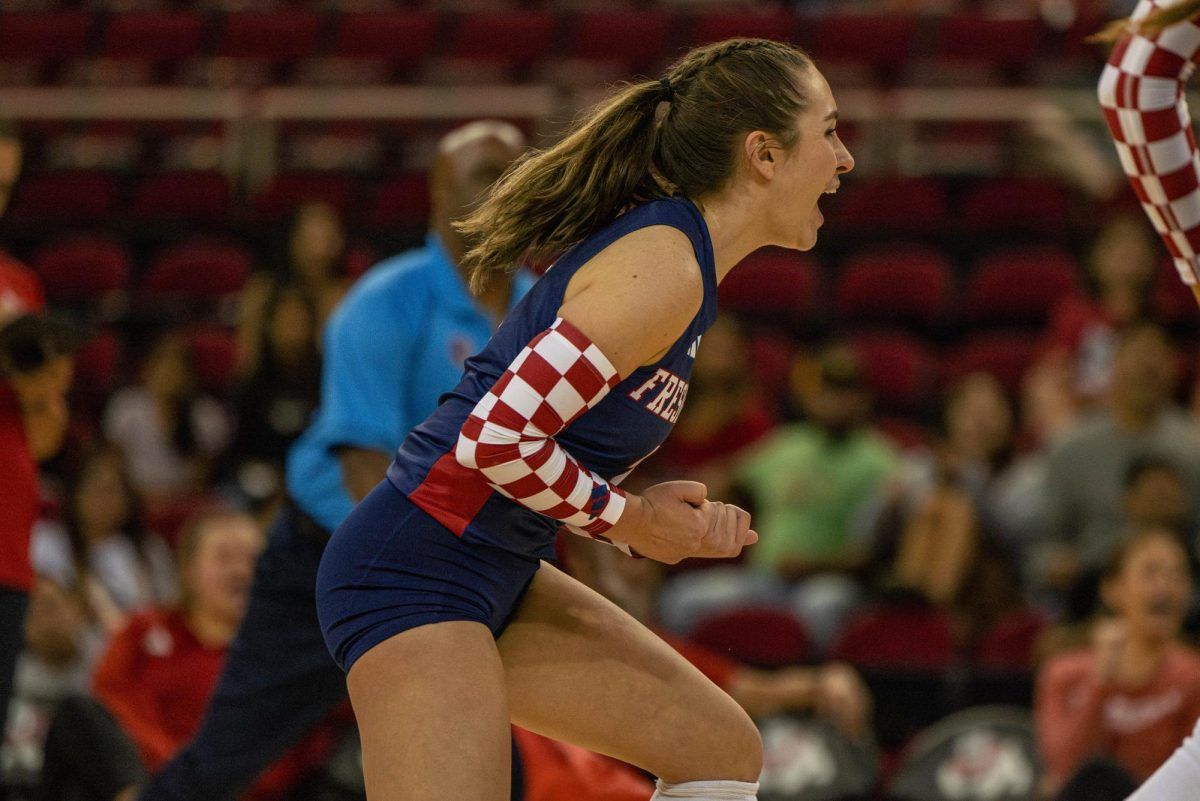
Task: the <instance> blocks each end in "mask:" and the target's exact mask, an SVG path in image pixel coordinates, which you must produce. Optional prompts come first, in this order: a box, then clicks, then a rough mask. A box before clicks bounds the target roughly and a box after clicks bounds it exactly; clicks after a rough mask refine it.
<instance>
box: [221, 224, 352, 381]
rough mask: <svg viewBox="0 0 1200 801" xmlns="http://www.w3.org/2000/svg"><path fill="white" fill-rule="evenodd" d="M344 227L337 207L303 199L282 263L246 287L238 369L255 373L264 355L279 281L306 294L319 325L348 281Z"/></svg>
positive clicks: (243, 295)
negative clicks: (274, 270) (269, 319)
mask: <svg viewBox="0 0 1200 801" xmlns="http://www.w3.org/2000/svg"><path fill="white" fill-rule="evenodd" d="M345 257H346V230H345V226H344V225H343V223H342V218H341V215H340V214H339V213H338V211H337V209H335V208H333V207H332V206H330V205H329V204H328V203H323V202H320V201H312V202H309V203H304V204H302V205H301V206H300V207H299V208H298V209H296V213H295V215H294V216H293V217H292V225H291V228H290V229H289V231H288V236H287V242H286V247H285V255H284V259H283V261H284V264H283V269H282V270H280V271H278V272H262V273H257V274H255V275H253V276H251V277H250V280H249V281H248V282H247V284H246V288H245V290H244V291H243V292H242V301H241V302H242V319H241V322H240V323H239V326H238V345H239V348H238V350H239V353H238V367H239V369H238V372H239V373H240V374H241V375H253V374H254V373H255V372H256V371H257V370H258V367H259V360H260V359H262V358H263V356H264V355H265V351H264V349H265V347H266V346H267V339H266V337H267V335H268V333H269V330H268V328H267V327H266V326H267V325H268V324H267V323H266V322H265V320H266V318H267V317H269V316H270V311H269V309H268V307H269V306H270V304H271V299H272V297H273V296H274V295H275V293H276V292H277V291H278V290H279V288H280V287H282V286H285V285H291V286H294V287H296V288H298V289H299V290H300V292H301V293H303V294H304V296H305V297H306V298H307V299H308V302H309V303H310V304H311V305H312V307H313V310H314V312H315V314H316V326H317V330H320V329H321V328H323V327H324V326H325V321H326V320H328V319H329V315H330V314H331V313H332V312H333V309H334V307H335V306H337V304H338V301H340V300H341V299H342V297H343V296H344V295H345V294H346V290H347V289H349V287H350V279H349V278H348V277H347V276H346V275H345V274H344V266H345V265H344V261H345Z"/></svg>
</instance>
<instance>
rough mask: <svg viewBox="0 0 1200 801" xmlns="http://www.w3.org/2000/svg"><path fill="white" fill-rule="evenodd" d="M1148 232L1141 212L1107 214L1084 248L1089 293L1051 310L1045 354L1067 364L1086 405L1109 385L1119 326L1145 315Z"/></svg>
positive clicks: (1153, 263)
mask: <svg viewBox="0 0 1200 801" xmlns="http://www.w3.org/2000/svg"><path fill="white" fill-rule="evenodd" d="M1152 237H1153V232H1152V231H1150V230H1149V229H1148V228H1147V227H1146V223H1145V221H1144V220H1143V219H1142V218H1141V216H1140V215H1139V216H1136V217H1134V216H1130V215H1121V216H1116V217H1113V218H1111V219H1110V220H1108V221H1107V222H1106V223H1105V224H1104V227H1103V228H1101V229H1100V232H1099V234H1097V236H1096V239H1095V242H1093V244H1092V247H1091V249H1090V251H1089V253H1088V259H1087V266H1088V273H1089V275H1088V277H1089V279H1090V281H1091V284H1092V295H1091V296H1088V297H1069V298H1067V299H1065V300H1063V301H1062V302H1061V303H1060V304H1059V305H1058V307H1057V308H1056V309H1055V310H1054V312H1053V313H1052V315H1051V320H1050V328H1049V330H1048V331H1047V333H1046V336H1045V338H1044V341H1043V349H1044V351H1045V356H1044V357H1043V358H1045V359H1048V360H1050V361H1057V362H1060V363H1064V364H1066V365H1069V366H1070V369H1071V372H1072V374H1073V379H1074V389H1075V393H1076V395H1077V396H1078V398H1079V400H1080V401H1081V402H1082V403H1083V404H1084V405H1090V404H1094V403H1096V402H1097V401H1099V400H1101V399H1103V397H1104V395H1105V393H1107V392H1108V390H1109V388H1110V387H1111V385H1112V380H1113V369H1114V361H1115V358H1116V351H1117V342H1118V338H1119V334H1120V332H1121V331H1122V330H1124V329H1126V328H1128V327H1129V326H1131V325H1133V324H1135V323H1137V322H1139V321H1142V320H1146V319H1147V317H1148V316H1149V313H1150V301H1151V295H1152V290H1153V288H1154V278H1155V275H1156V273H1157V266H1158V261H1159V258H1160V257H1159V250H1158V244H1157V243H1156V242H1155V241H1154V239H1153V238H1152Z"/></svg>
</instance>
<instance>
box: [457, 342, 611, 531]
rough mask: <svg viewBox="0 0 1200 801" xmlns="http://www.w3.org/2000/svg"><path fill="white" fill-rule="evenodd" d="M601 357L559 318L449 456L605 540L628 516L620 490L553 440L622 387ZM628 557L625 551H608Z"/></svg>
mask: <svg viewBox="0 0 1200 801" xmlns="http://www.w3.org/2000/svg"><path fill="white" fill-rule="evenodd" d="M620 380H621V378H620V376H618V375H617V371H616V369H615V368H614V367H613V366H612V364H611V363H610V362H609V361H608V359H607V357H605V355H604V354H603V353H601V352H600V349H599V348H597V347H596V346H595V345H593V344H592V343H591V341H589V340H588V338H587V337H586V336H585V335H584V334H583V333H582V332H581V331H580V330H579V329H578V328H575V326H573V325H571V324H570V323H569V322H567V321H566V320H563V319H562V318H559V319H557V320H555V321H554V325H552V326H550V328H548V329H546V330H545V331H543V332H542V333H540V334H538V335H537V336H536V337H534V339H533V340H532V341H531V342H530V343H529V344H528V345H526V346H525V348H524V350H522V351H521V353H520V354H519V355H518V356H517V358H516V359H514V360H513V363H512V364H511V365H509V367H508V369H507V370H505V371H504V374H503V375H502V376H500V378H499V380H497V381H496V383H495V384H494V385H493V386H492V388H491V390H489V391H488V393H487V394H486V395H484V396H483V398H481V399H480V401H479V403H478V404H476V406H475V408H474V409H473V410H472V411H471V414H470V416H468V417H467V421H466V422H465V423H464V424H463V428H462V431H461V432H460V433H459V436H458V444H457V446H456V447H455V451H454V455H455V458H456V459H457V461H458V463H459V464H461V465H463V466H464V467H468V468H471V469H473V470H478V471H479V472H480V473H481V474H482V475H483V477H484V479H485V480H486V481H487V482H488V484H490V485H491V486H492V488H493V489H495V490H496V491H497V492H499V493H501V494H502V495H505V496H507V497H509V498H511V499H513V500H514V501H516V502H517V503H519V504H521V505H523V506H525V507H527V508H529V509H532V510H533V511H535V512H539V513H541V514H544V515H546V516H547V517H552V518H554V519H555V520H559V521H561V522H563V523H564V524H566V526H567V527H568V528H570V529H571V530H572V531H573V532H575V533H577V534H584V535H586V536H589V537H592V538H594V539H600V540H604V541H606V542H611V540H609V539H608V538H607V537H604V536H603V534H604V532H605V531H608V530H609V529H610V528H612V527H613V525H614V524H616V522H617V520H618V519H619V518H620V517H621V512H622V511H624V509H625V495H624V493H622V492H621V491H620V490H619V489H617V487H616V486H615V485H614V484H612V483H610V482H608V481H605V480H604V479H603V478H601V477H600V476H597V475H596V474H594V473H592V472H591V471H589V470H588V469H587V468H585V467H584V466H583V465H581V464H579V462H578V461H576V460H575V458H574V457H572V456H571V454H569V453H567V452H566V451H565V450H563V448H562V446H561V445H559V444H558V443H557V442H555V441H554V435H555V434H557V433H558V432H560V431H562V430H563V429H564V428H566V427H567V426H568V425H570V424H571V422H572V421H574V420H575V419H576V418H577V417H579V416H580V415H582V414H583V413H584V412H586V411H587V410H588V409H590V408H592V407H593V406H595V405H596V404H597V403H599V402H600V400H601V399H602V398H603V397H604V396H605V395H607V394H608V393H609V391H610V390H611V389H612V388H613V387H615V386H616V385H617V384H618V383H620ZM613 544H615V545H617V546H618V547H621V549H622V550H625V551H626V552H627V553H628V547H627V546H624V545H623V544H622V543H613Z"/></svg>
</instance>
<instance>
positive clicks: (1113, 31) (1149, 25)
mask: <svg viewBox="0 0 1200 801" xmlns="http://www.w3.org/2000/svg"><path fill="white" fill-rule="evenodd" d="M1197 14H1200V0H1183V2H1181V3H1178V4H1176V5H1173V6H1166V7H1164V8H1156V9H1154V10H1153V11H1151V12H1150V13H1149V14H1147V15H1146V18H1145V19H1143V20H1142V21H1141V22H1138V21H1136V20H1134V19H1133V17H1126V18H1125V19H1119V20H1117V21H1115V22H1110V23H1109V24H1108V25H1106V26H1104V28H1103V29H1102V30H1101V31H1100V32H1099V33H1096V34H1094V35H1092V36H1089V37H1088V41H1089V42H1115V41H1117V40H1118V39H1120V38H1121V37H1122V36H1124V35H1125V34H1127V33H1130V34H1137V35H1139V36H1154V35H1155V34H1157V33H1161V32H1162V30H1163V29H1164V28H1169V27H1171V26H1172V25H1174V24H1176V23H1177V22H1183V21H1184V20H1189V19H1191V18H1192V17H1194V16H1196V15H1197Z"/></svg>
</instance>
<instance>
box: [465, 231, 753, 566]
mask: <svg viewBox="0 0 1200 801" xmlns="http://www.w3.org/2000/svg"><path fill="white" fill-rule="evenodd" d="M703 296H704V288H703V283H702V279H701V276H700V270H699V267H698V265H697V264H696V259H695V256H694V254H693V252H692V247H691V244H690V242H689V241H688V239H687V237H685V236H684V235H683V234H682V233H681V232H679V231H676V230H674V229H671V228H666V227H658V226H655V227H652V228H646V229H642V230H640V231H637V232H635V233H633V234H630V235H629V236H626V237H624V238H622V239H621V240H618V242H616V243H614V244H613V245H611V246H609V247H608V248H607V249H605V250H604V251H603V252H602V253H601V254H599V255H598V256H597V257H595V258H594V259H593V260H592V261H591V262H589V263H588V264H587V265H585V267H584V268H583V269H581V270H580V271H579V272H578V273H577V274H576V275H575V276H574V277H573V278H572V280H571V284H570V286H569V287H568V290H567V294H566V297H565V299H564V302H563V305H562V307H561V308H560V309H559V312H558V315H559V316H558V319H557V320H556V321H555V322H554V324H553V325H552V326H551V327H550V328H548V329H547V330H545V331H543V332H541V333H539V334H538V335H536V336H535V337H534V338H533V339H532V340H531V341H530V342H529V344H528V345H526V347H525V348H524V349H523V350H522V352H521V353H520V354H519V355H518V356H517V358H516V359H515V360H514V361H513V363H512V364H511V365H509V368H508V369H507V370H506V371H505V373H504V374H503V375H502V376H501V377H500V378H499V379H498V380H497V381H496V383H495V384H494V385H493V387H492V388H491V389H490V390H489V391H488V393H487V394H486V395H484V397H483V398H482V399H481V400H480V401H479V403H478V404H477V405H476V407H475V409H474V410H473V411H472V412H471V414H470V416H469V417H468V419H467V421H466V423H465V424H464V426H463V429H462V432H461V433H460V436H459V440H458V446H457V447H456V449H455V457H456V459H457V460H458V462H459V463H460V464H462V465H463V466H465V467H468V468H471V469H474V470H477V471H478V472H479V473H480V474H481V475H482V476H483V478H484V479H485V480H486V481H487V482H488V483H489V484H490V485H491V486H492V487H493V488H494V489H496V490H497V491H498V492H500V493H502V494H504V495H506V496H507V497H509V498H512V499H513V500H514V501H516V502H517V503H520V504H522V505H524V506H526V507H527V508H529V509H532V510H533V511H536V512H539V513H541V514H544V515H546V516H548V517H552V518H554V519H555V520H559V521H561V522H563V523H564V524H566V525H567V526H568V527H569V528H571V530H572V531H574V532H575V533H582V534H586V535H588V536H592V537H595V538H597V539H604V540H608V541H613V542H615V543H617V544H618V545H619V546H622V547H623V550H626V551H629V550H630V549H632V550H635V551H637V552H638V553H641V554H643V555H646V556H651V557H653V558H656V559H660V560H662V561H678V560H679V559H682V558H685V557H686V556H692V555H716V554H717V553H718V552H720V553H722V554H724V555H728V554H730V553H736V552H737V551H740V550H741V547H742V545H744V544H747V543H748V542H750V541H752V540H751V539H750V538H751V536H753V535H752V534H751V533H750V532H749V516H748V515H746V514H745V513H744V512H742V511H741V510H738V509H735V507H727V506H723V505H719V504H718V505H713V504H706V502H705V497H704V496H705V494H706V493H705V490H704V488H703V487H702V486H701V485H698V484H694V483H692V482H673V483H669V484H666V485H660V486H659V487H657V488H651V490H648V491H647V492H646V493H645V494H644V495H643V496H641V497H639V496H632V495H629V496H627V495H626V494H625V493H623V492H621V491H620V490H619V489H617V488H616V487H615V486H613V485H611V484H610V483H609V482H608V481H606V480H605V479H604V478H603V477H601V476H598V475H596V474H594V473H592V472H591V471H589V470H588V469H587V468H585V467H583V466H582V465H580V464H579V463H578V462H577V461H576V460H575V459H574V458H573V457H572V456H571V455H570V454H569V453H567V452H566V451H565V450H563V448H562V447H561V446H560V445H559V444H558V443H557V442H556V441H555V440H554V435H555V434H557V433H558V432H559V431H562V430H563V429H564V428H566V427H567V426H568V425H570V424H571V422H573V421H574V420H575V419H577V418H578V417H580V416H581V415H583V414H584V413H585V412H587V410H588V409H590V408H592V407H593V406H595V405H596V404H597V403H599V402H600V401H601V400H602V399H603V398H604V397H605V396H606V395H607V394H608V393H609V392H610V391H611V390H612V388H613V387H615V386H616V385H617V384H619V383H620V381H621V379H622V377H623V376H627V375H629V374H630V373H632V372H633V371H634V370H636V369H637V368H638V367H639V366H641V365H643V364H648V363H651V362H653V361H654V360H655V359H656V358H658V357H660V356H661V355H662V354H663V353H664V352H665V351H666V350H667V349H668V348H669V347H670V346H671V344H672V343H673V342H675V340H677V339H678V338H679V337H680V336H681V335H682V334H683V332H684V331H685V330H686V329H687V326H688V325H689V324H690V322H691V320H692V319H693V318H694V317H695V315H696V313H697V311H698V310H699V308H700V304H701V302H702V301H703ZM613 433H614V436H619V435H620V432H613Z"/></svg>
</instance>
